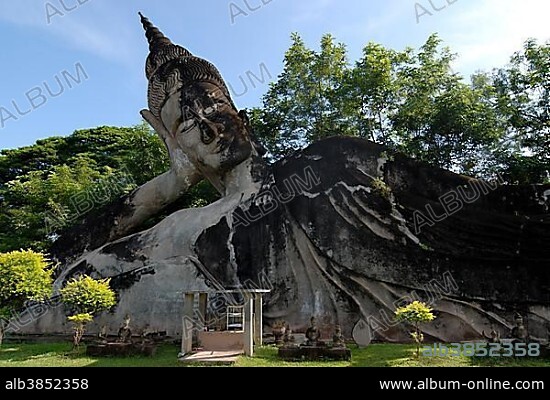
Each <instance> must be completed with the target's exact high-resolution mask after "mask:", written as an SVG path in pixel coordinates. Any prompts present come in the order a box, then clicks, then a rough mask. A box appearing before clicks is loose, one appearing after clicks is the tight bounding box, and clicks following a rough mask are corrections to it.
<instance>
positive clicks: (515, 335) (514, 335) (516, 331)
mask: <svg viewBox="0 0 550 400" xmlns="http://www.w3.org/2000/svg"><path fill="white" fill-rule="evenodd" d="M514 322H515V323H516V325H515V326H514V327H513V328H512V331H511V332H510V339H512V340H513V341H515V342H520V343H528V342H529V340H530V337H529V331H528V330H527V328H526V327H525V325H524V323H523V317H522V316H521V314H519V313H518V314H516V315H515V316H514ZM482 334H483V337H484V338H485V340H487V341H488V342H490V343H500V341H501V337H500V332H497V331H496V330H494V329H492V330H491V333H490V336H487V335H486V334H485V332H482Z"/></svg>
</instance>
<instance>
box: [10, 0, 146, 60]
mask: <svg viewBox="0 0 550 400" xmlns="http://www.w3.org/2000/svg"><path fill="white" fill-rule="evenodd" d="M64 4H65V5H66V7H67V9H72V8H73V7H75V6H76V7H77V8H75V9H74V10H72V11H66V10H65V9H64V8H63V6H62V4H61V3H60V2H59V1H58V0H50V1H45V2H42V1H36V0H34V1H33V0H18V1H17V2H16V1H10V2H7V1H4V2H3V4H2V5H1V6H0V20H3V21H6V22H8V23H10V24H14V25H19V26H26V27H28V28H30V29H36V30H40V31H41V33H42V34H46V35H52V36H54V37H55V38H56V39H59V40H61V41H62V42H64V43H66V44H67V45H68V46H71V47H73V48H76V49H78V50H80V51H84V52H88V53H91V54H94V55H97V56H99V57H102V58H105V59H109V60H114V61H117V62H121V63H126V62H128V60H129V59H130V58H132V56H133V55H134V51H133V50H132V49H133V48H135V46H132V43H133V44H136V45H137V40H138V39H139V38H137V37H136V35H135V32H134V33H132V30H131V29H129V28H128V27H127V26H125V25H124V23H123V21H125V20H127V19H125V18H118V19H116V18H115V17H114V16H115V15H116V11H117V7H116V6H115V5H113V4H110V5H108V6H107V5H106V4H105V3H101V2H99V1H92V0H89V1H88V2H85V3H82V4H81V5H78V4H79V3H78V2H77V1H76V0H74V2H73V1H72V0H65V1H64ZM47 5H48V6H47ZM46 7H48V8H46ZM56 10H58V11H59V12H57V11H56ZM48 14H49V15H48ZM61 14H63V15H61ZM136 23H138V20H137V17H136Z"/></svg>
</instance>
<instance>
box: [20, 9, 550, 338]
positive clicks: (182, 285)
mask: <svg viewBox="0 0 550 400" xmlns="http://www.w3.org/2000/svg"><path fill="white" fill-rule="evenodd" d="M142 24H143V26H144V28H145V32H146V37H147V40H148V43H149V48H150V54H149V57H148V59H147V63H146V75H147V78H148V80H149V90H148V105H149V110H143V111H142V115H143V117H144V118H145V119H146V120H147V121H148V122H149V123H150V124H151V126H152V127H153V128H154V129H155V131H156V132H157V133H158V134H159V136H160V137H161V139H162V140H163V141H164V143H165V144H166V147H167V149H168V153H169V155H170V162H171V168H170V171H168V172H167V173H166V174H164V175H162V176H161V177H158V178H156V179H154V180H152V181H150V182H148V183H147V184H145V185H144V186H142V187H140V188H138V189H137V190H136V191H135V192H134V193H132V194H131V195H130V196H129V197H128V198H125V199H121V200H120V201H119V202H118V203H117V204H115V205H113V206H111V207H108V208H106V209H105V210H103V211H102V212H100V213H98V214H96V215H91V216H88V218H86V219H85V220H84V223H83V224H82V225H81V226H79V227H77V228H75V229H74V230H72V231H70V232H69V233H68V234H67V235H65V236H64V237H63V238H61V239H60V240H59V242H58V245H57V246H56V247H55V248H54V254H53V256H54V258H56V259H58V260H60V261H61V263H62V265H63V267H62V268H60V269H59V271H58V275H57V279H56V282H55V287H56V290H59V289H60V288H61V287H62V286H63V284H64V283H65V282H66V281H67V280H68V279H70V278H71V277H73V276H76V275H78V274H89V275H91V276H93V277H98V278H99V277H112V281H111V284H112V286H113V287H114V288H115V289H116V290H117V292H118V298H119V301H118V304H117V306H116V308H115V309H114V310H113V312H112V313H109V314H105V315H103V316H101V317H100V318H99V320H98V322H97V325H98V326H102V325H107V327H108V330H109V331H110V332H116V331H117V330H118V327H119V325H120V323H121V321H122V320H123V318H124V316H125V315H126V314H131V315H132V325H133V328H134V331H139V330H141V329H143V330H149V331H151V330H153V331H154V330H157V331H166V332H167V333H168V334H169V335H177V334H181V330H182V327H181V325H182V324H181V318H182V311H183V310H182V308H183V307H182V300H183V299H182V295H183V293H184V292H191V291H198V290H207V289H208V288H217V289H219V288H234V287H239V286H244V287H246V288H250V287H251V286H252V285H256V287H263V288H265V287H266V286H267V287H269V288H271V289H272V292H271V293H270V294H269V295H267V296H266V298H265V301H266V304H265V313H264V318H265V320H266V322H268V323H271V322H273V321H275V320H277V319H285V320H286V321H287V322H289V323H290V326H291V328H292V329H293V330H294V331H300V330H302V331H303V330H305V328H306V327H307V321H309V319H310V317H311V316H312V315H315V316H317V320H318V321H319V325H320V326H319V328H320V329H321V332H323V333H324V334H325V335H327V336H330V335H332V332H331V331H330V329H331V328H330V326H331V324H335V323H338V324H339V325H341V326H342V328H343V333H344V335H345V336H347V337H350V336H351V332H352V329H353V327H354V326H355V324H356V323H357V322H358V321H361V320H363V321H366V322H367V323H368V325H369V326H370V329H371V330H372V335H371V336H373V338H377V339H385V340H408V339H409V338H408V333H407V332H406V329H405V328H404V327H403V326H402V325H399V324H395V323H393V321H392V318H391V316H392V315H393V312H394V310H395V308H396V306H397V305H400V304H402V303H404V302H407V301H411V300H414V299H417V298H420V299H422V300H425V301H428V302H430V304H432V306H433V307H434V309H435V310H436V313H437V319H436V321H435V322H434V323H431V324H429V325H426V326H425V327H424V328H423V329H424V332H425V334H426V335H428V336H430V337H432V338H437V339H438V340H448V341H458V340H463V339H468V338H475V337H479V336H480V334H481V332H482V331H483V330H485V331H486V332H490V331H491V330H492V329H493V328H494V329H496V330H498V331H500V333H501V335H502V336H503V337H505V336H506V335H507V333H508V332H509V329H510V328H511V326H512V324H513V314H514V313H515V312H520V313H521V314H523V315H524V317H525V320H526V325H527V326H528V329H529V330H530V332H531V335H532V336H534V337H546V334H547V327H548V323H549V321H550V229H549V228H550V213H549V207H550V186H548V185H547V186H526V187H510V186H503V187H498V184H497V185H494V186H491V185H489V184H483V183H481V182H478V181H475V180H472V179H469V178H466V177H462V176H459V175H456V174H453V173H450V172H447V171H443V170H439V169H435V168H431V167H428V166H426V165H423V164H420V163H417V162H415V161H413V160H410V159H407V158H406V157H403V156H401V155H398V154H396V155H391V156H390V155H389V153H388V151H387V150H386V149H384V148H383V147H381V146H378V145H375V144H372V143H370V142H367V141H365V140H361V139H354V138H330V139H326V140H323V141H320V142H318V143H315V144H313V145H311V146H309V147H308V148H307V149H305V150H303V151H301V152H298V153H296V154H294V155H292V156H289V157H287V158H285V159H284V160H282V161H280V162H278V163H277V164H275V165H273V166H267V165H265V164H264V163H263V161H262V160H261V158H260V155H261V149H260V148H259V146H258V145H257V143H256V142H255V140H254V136H253V133H252V129H251V127H250V124H249V122H248V119H247V117H246V113H244V112H240V111H238V110H237V109H236V107H235V105H234V103H233V101H232V100H231V98H230V95H229V91H228V89H227V87H226V85H225V83H224V82H223V79H222V77H221V76H220V74H219V72H218V71H217V69H216V68H215V67H214V66H213V65H212V64H211V63H209V62H208V61H206V60H203V59H201V58H198V57H196V56H194V55H192V54H191V53H190V52H189V51H187V50H186V49H184V48H182V47H180V46H177V45H174V44H173V43H172V42H171V41H170V40H169V39H168V38H166V37H165V36H164V35H163V34H162V33H161V32H160V31H159V30H158V29H157V28H156V27H154V26H153V25H152V24H151V23H150V22H149V21H148V20H147V19H146V18H144V17H142ZM200 179H208V180H209V181H210V182H211V183H212V184H213V185H214V187H216V188H217V189H218V191H219V192H220V195H221V196H222V198H221V199H220V200H219V201H217V202H216V203H214V204H211V205H209V206H207V207H203V208H199V209H186V210H180V211H177V212H174V213H172V214H170V215H169V216H168V217H166V218H165V219H163V220H162V221H161V222H160V223H159V224H157V225H155V226H154V227H152V228H150V229H146V230H144V229H145V228H144V224H145V223H146V221H147V220H148V219H150V218H151V217H152V216H155V215H157V214H158V213H159V212H163V210H166V209H167V207H170V206H171V205H173V204H174V202H176V201H177V199H178V198H180V197H181V195H182V194H183V193H185V191H186V190H187V189H188V188H189V187H191V186H192V185H193V184H195V183H196V182H197V181H198V180H200ZM462 206H463V207H462ZM164 212H165V211H164ZM28 314H29V315H24V316H22V317H23V320H24V321H26V322H29V321H34V322H32V323H28V324H25V328H24V329H23V330H25V331H27V332H48V333H54V332H68V331H70V329H71V328H70V327H69V326H68V325H67V323H66V318H65V314H64V310H63V309H62V307H57V308H55V309H54V310H52V311H51V312H49V313H48V314H47V315H45V316H42V317H40V318H38V319H37V315H40V314H37V313H35V314H34V315H33V314H32V313H28ZM20 325H22V324H20ZM359 326H362V325H359ZM94 329H97V326H95V327H92V331H93V330H94ZM363 337H366V336H365V332H363Z"/></svg>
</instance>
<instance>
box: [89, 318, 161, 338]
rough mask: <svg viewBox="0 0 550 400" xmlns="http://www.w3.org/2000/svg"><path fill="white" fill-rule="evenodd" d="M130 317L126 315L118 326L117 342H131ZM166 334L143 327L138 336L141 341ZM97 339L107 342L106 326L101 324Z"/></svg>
mask: <svg viewBox="0 0 550 400" xmlns="http://www.w3.org/2000/svg"><path fill="white" fill-rule="evenodd" d="M131 320H132V318H131V317H130V315H126V316H125V317H124V320H123V321H122V324H121V325H120V328H119V329H118V333H117V339H116V342H117V343H131V342H132V330H131V329H130V322H131ZM164 336H166V332H154V331H151V330H148V329H145V330H144V331H143V332H142V333H141V335H140V337H141V341H142V342H144V341H150V340H151V339H153V340H154V338H155V337H160V338H162V337H164ZM98 337H99V339H100V340H101V341H103V342H107V341H108V340H107V326H103V327H102V328H101V330H100V332H99V335H98Z"/></svg>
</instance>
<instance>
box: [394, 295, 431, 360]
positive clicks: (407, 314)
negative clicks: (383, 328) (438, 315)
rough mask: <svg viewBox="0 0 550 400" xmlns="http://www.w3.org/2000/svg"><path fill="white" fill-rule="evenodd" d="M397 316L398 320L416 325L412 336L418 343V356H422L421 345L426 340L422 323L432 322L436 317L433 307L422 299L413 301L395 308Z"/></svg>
mask: <svg viewBox="0 0 550 400" xmlns="http://www.w3.org/2000/svg"><path fill="white" fill-rule="evenodd" d="M395 318H396V319H397V321H405V322H408V323H410V324H413V325H414V331H413V332H411V336H412V338H413V340H414V341H415V343H416V356H417V357H419V356H420V345H421V344H422V342H423V341H424V335H423V334H422V331H421V330H420V324H421V323H425V322H430V321H433V320H434V319H435V316H434V315H433V314H432V309H431V308H430V307H429V306H428V305H426V304H425V303H422V302H420V301H413V302H412V303H410V304H408V305H407V306H404V307H399V308H398V309H397V310H395Z"/></svg>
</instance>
